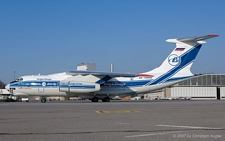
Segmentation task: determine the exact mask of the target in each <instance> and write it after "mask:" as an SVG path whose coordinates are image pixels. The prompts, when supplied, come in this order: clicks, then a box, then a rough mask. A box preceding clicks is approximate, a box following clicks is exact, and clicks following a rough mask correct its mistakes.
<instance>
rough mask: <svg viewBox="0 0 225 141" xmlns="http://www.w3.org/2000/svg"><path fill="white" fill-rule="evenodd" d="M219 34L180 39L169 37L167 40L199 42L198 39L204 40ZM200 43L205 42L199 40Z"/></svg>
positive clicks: (172, 41) (171, 41) (173, 41)
mask: <svg viewBox="0 0 225 141" xmlns="http://www.w3.org/2000/svg"><path fill="white" fill-rule="evenodd" d="M217 36H219V35H217V34H209V35H205V36H197V37H190V38H180V39H168V40H166V41H167V42H170V43H177V42H198V41H203V40H206V39H209V38H214V37H217ZM198 43H204V42H198Z"/></svg>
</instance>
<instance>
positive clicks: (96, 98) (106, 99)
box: [91, 96, 110, 102]
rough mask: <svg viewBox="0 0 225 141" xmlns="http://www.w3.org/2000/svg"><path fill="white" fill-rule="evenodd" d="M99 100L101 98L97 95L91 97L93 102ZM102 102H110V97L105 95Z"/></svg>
mask: <svg viewBox="0 0 225 141" xmlns="http://www.w3.org/2000/svg"><path fill="white" fill-rule="evenodd" d="M98 100H99V98H98V97H96V96H95V97H93V98H92V99H91V101H92V102H98ZM102 102H110V97H108V96H107V97H105V98H104V99H102Z"/></svg>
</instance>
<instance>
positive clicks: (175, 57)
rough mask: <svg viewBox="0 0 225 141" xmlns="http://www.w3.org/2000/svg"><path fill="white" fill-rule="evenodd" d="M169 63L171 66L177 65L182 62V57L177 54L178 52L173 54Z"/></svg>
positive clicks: (169, 58)
mask: <svg viewBox="0 0 225 141" xmlns="http://www.w3.org/2000/svg"><path fill="white" fill-rule="evenodd" d="M168 63H169V64H170V65H171V66H176V65H178V64H180V57H179V56H178V55H176V54H171V55H170V56H169V57H168Z"/></svg>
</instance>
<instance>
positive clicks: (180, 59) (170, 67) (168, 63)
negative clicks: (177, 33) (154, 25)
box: [142, 34, 219, 85]
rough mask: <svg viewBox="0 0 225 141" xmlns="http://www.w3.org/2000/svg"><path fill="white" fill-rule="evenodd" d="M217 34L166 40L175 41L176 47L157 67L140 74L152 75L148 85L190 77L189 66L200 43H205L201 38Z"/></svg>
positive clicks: (199, 47)
mask: <svg viewBox="0 0 225 141" xmlns="http://www.w3.org/2000/svg"><path fill="white" fill-rule="evenodd" d="M217 36H219V35H216V34H209V35H206V36H199V37H192V38H181V39H168V40H166V41H167V42H169V43H175V44H176V47H175V49H174V50H173V51H172V52H171V53H170V54H169V56H168V57H167V58H166V59H165V60H164V61H163V63H162V64H161V65H160V66H159V67H157V68H155V69H153V70H151V71H148V72H145V73H142V75H152V76H153V81H151V82H150V83H149V84H148V85H154V84H160V83H164V82H170V81H174V80H183V79H186V78H189V77H192V76H193V74H192V73H191V71H190V68H191V66H192V64H193V62H194V60H195V58H196V56H197V54H198V52H199V50H200V49H201V46H202V44H204V43H206V42H204V41H203V40H205V39H209V38H213V37H217Z"/></svg>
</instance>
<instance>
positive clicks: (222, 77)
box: [144, 74, 225, 100]
mask: <svg viewBox="0 0 225 141" xmlns="http://www.w3.org/2000/svg"><path fill="white" fill-rule="evenodd" d="M153 96H154V97H151V93H150V94H145V95H144V98H145V99H154V98H155V97H161V98H165V97H166V98H172V99H177V98H181V97H182V98H190V99H193V100H212V99H214V100H216V99H217V100H220V99H221V100H222V99H223V100H225V74H204V75H197V76H195V77H193V78H191V79H187V80H184V81H182V82H180V83H178V84H176V85H174V86H171V87H168V88H165V89H163V90H162V91H161V92H157V93H153Z"/></svg>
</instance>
